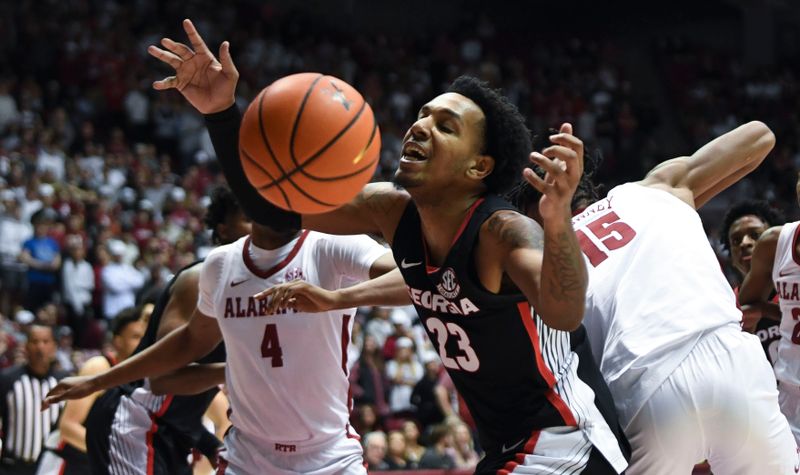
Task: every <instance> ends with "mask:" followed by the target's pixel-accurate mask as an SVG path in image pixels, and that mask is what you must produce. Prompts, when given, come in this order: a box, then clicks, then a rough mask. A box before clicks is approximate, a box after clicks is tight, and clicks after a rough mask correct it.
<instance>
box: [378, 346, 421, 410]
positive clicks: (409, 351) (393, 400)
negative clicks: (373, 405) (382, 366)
mask: <svg viewBox="0 0 800 475" xmlns="http://www.w3.org/2000/svg"><path fill="white" fill-rule="evenodd" d="M395 348H396V353H395V357H394V359H392V360H391V361H389V362H388V363H386V376H387V377H388V378H389V381H391V388H390V390H389V410H390V411H391V412H392V413H393V414H403V413H407V412H411V411H413V409H414V407H413V406H412V405H411V393H412V392H413V391H414V386H415V385H416V384H417V382H419V380H420V379H422V375H423V369H422V365H420V364H419V362H418V361H417V359H416V356H415V355H414V342H413V341H411V338H408V337H401V338H398V339H397V343H396V344H395Z"/></svg>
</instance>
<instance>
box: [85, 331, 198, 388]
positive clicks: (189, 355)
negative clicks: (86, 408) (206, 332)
mask: <svg viewBox="0 0 800 475" xmlns="http://www.w3.org/2000/svg"><path fill="white" fill-rule="evenodd" d="M212 349H213V347H211V348H206V347H205V346H204V345H199V344H197V342H196V340H195V338H193V337H192V336H191V333H190V332H189V331H188V328H187V325H183V326H181V327H180V328H178V329H177V330H175V331H174V332H172V333H170V334H169V335H167V336H166V337H164V338H162V339H161V340H159V341H158V342H157V343H156V344H154V345H153V346H151V347H150V348H147V349H146V350H144V351H142V352H141V353H138V354H136V355H134V356H131V357H130V358H128V359H126V360H125V361H123V362H122V363H120V364H118V365H116V366H114V367H113V368H111V369H110V370H108V371H106V372H105V373H102V374H100V375H98V376H96V377H95V380H96V383H97V385H98V387H97V389H98V390H104V389H108V388H112V387H114V386H119V385H120V384H126V383H130V382H131V381H137V380H140V379H144V378H148V377H149V378H154V377H156V376H161V375H163V374H167V373H169V372H172V371H175V370H176V369H179V368H183V367H184V366H186V365H188V364H189V363H191V362H193V361H195V360H197V359H199V358H202V357H203V356H205V355H206V354H208V353H209V352H210V351H211V350H212Z"/></svg>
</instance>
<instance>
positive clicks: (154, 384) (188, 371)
mask: <svg viewBox="0 0 800 475" xmlns="http://www.w3.org/2000/svg"><path fill="white" fill-rule="evenodd" d="M224 383H225V363H209V364H194V365H189V366H186V367H185V368H181V369H179V370H176V371H173V372H172V373H169V374H165V375H163V376H158V377H156V378H150V390H151V391H152V392H153V394H155V395H157V396H159V395H163V394H174V395H176V396H192V395H195V394H200V393H202V392H205V391H208V390H209V389H212V388H215V387H217V386H219V385H220V384H224Z"/></svg>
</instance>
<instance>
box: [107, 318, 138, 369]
mask: <svg viewBox="0 0 800 475" xmlns="http://www.w3.org/2000/svg"><path fill="white" fill-rule="evenodd" d="M144 329H145V324H144V322H143V321H141V320H137V321H135V322H131V323H129V324H127V325H126V326H125V328H124V329H123V330H122V332H120V334H119V335H115V336H114V338H113V339H112V340H111V342H112V344H113V345H114V349H115V350H117V358H118V359H119V360H120V361H122V360H124V359H126V358H127V357H129V356H130V355H132V354H133V350H135V349H136V346H137V345H139V340H141V339H142V337H143V336H144Z"/></svg>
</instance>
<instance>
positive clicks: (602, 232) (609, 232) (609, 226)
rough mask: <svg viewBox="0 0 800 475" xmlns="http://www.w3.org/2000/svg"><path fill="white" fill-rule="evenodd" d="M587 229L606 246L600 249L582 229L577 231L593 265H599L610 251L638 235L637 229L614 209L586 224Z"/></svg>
mask: <svg viewBox="0 0 800 475" xmlns="http://www.w3.org/2000/svg"><path fill="white" fill-rule="evenodd" d="M586 229H587V230H588V231H589V232H590V233H591V234H593V235H594V237H595V238H597V239H598V240H599V241H600V242H601V243H602V244H603V246H604V247H605V250H603V249H600V247H598V246H597V245H596V244H595V243H594V241H592V240H591V239H590V238H589V236H587V235H586V233H584V232H583V231H582V230H578V231H575V234H577V236H578V242H580V245H581V249H582V250H583V253H584V254H586V257H588V258H589V262H590V263H591V264H592V266H593V267H597V266H599V265H600V263H602V262H603V261H604V260H606V259H608V252H606V251H613V250H615V249H619V248H621V247H623V246H625V245H626V244H628V243H629V242H631V239H633V238H634V237H635V236H636V231H634V230H633V228H632V227H630V226H628V225H627V224H625V223H624V222H622V221H621V220H620V218H619V216H618V215H617V213H615V212H613V211H609V212H608V213H606V214H604V215H602V216H600V217H599V218H597V219H595V220H594V221H592V222H591V223H589V224H587V225H586Z"/></svg>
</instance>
